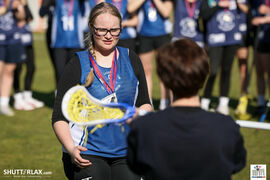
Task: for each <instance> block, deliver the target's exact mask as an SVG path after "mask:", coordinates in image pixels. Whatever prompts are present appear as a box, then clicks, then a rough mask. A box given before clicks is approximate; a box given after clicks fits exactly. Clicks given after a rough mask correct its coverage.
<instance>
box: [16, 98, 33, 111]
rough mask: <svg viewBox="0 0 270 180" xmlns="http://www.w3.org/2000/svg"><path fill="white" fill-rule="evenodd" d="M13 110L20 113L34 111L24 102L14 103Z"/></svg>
mask: <svg viewBox="0 0 270 180" xmlns="http://www.w3.org/2000/svg"><path fill="white" fill-rule="evenodd" d="M14 109H16V110H22V111H31V110H33V109H35V108H34V107H33V106H32V105H30V104H28V103H27V102H25V101H24V100H20V101H14Z"/></svg>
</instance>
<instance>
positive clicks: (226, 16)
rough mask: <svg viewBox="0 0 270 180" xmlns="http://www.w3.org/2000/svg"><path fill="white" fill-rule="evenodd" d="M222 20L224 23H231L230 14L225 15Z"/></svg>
mask: <svg viewBox="0 0 270 180" xmlns="http://www.w3.org/2000/svg"><path fill="white" fill-rule="evenodd" d="M222 19H223V21H224V22H231V17H230V16H229V15H228V14H224V16H223V17H222Z"/></svg>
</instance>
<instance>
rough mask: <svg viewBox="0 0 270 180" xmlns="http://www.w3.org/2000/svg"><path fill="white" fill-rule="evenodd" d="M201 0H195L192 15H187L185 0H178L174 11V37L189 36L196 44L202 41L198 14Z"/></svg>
mask: <svg viewBox="0 0 270 180" xmlns="http://www.w3.org/2000/svg"><path fill="white" fill-rule="evenodd" d="M201 3H202V0H197V1H196V6H195V9H194V12H193V13H194V14H193V17H190V16H189V12H188V7H186V3H185V0H178V1H177V4H176V8H175V11H174V35H173V37H174V39H175V38H176V39H181V38H189V39H192V40H193V41H195V42H197V43H198V44H203V43H204V38H203V34H202V33H201V32H199V27H198V23H197V20H198V16H199V8H200V6H201Z"/></svg>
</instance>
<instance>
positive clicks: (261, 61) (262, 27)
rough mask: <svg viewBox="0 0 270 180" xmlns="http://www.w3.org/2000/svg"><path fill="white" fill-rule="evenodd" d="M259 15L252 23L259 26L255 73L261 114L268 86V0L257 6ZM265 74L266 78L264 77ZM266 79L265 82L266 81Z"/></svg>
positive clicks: (269, 37) (269, 82)
mask: <svg viewBox="0 0 270 180" xmlns="http://www.w3.org/2000/svg"><path fill="white" fill-rule="evenodd" d="M258 12H259V14H260V16H256V17H254V18H253V19H252V24H253V25H255V26H258V27H259V32H258V38H259V39H258V47H257V49H256V54H255V58H256V61H255V62H256V64H255V65H256V75H257V91H258V109H257V113H258V114H262V113H263V112H264V111H265V105H266V104H265V90H266V86H268V88H269V87H270V64H269V58H270V24H269V23H270V16H269V14H270V1H269V0H262V1H261V4H260V6H259V7H258ZM265 74H267V80H266V79H265ZM266 81H267V82H266Z"/></svg>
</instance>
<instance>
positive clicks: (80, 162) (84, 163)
mask: <svg viewBox="0 0 270 180" xmlns="http://www.w3.org/2000/svg"><path fill="white" fill-rule="evenodd" d="M81 151H87V148H85V147H82V146H75V147H74V148H73V149H72V150H71V152H70V153H69V154H70V155H71V157H72V160H73V162H74V163H75V164H76V165H77V166H78V167H80V168H86V167H88V166H90V165H92V163H91V162H90V161H89V160H87V159H83V158H82V157H81V154H80V153H81Z"/></svg>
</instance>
